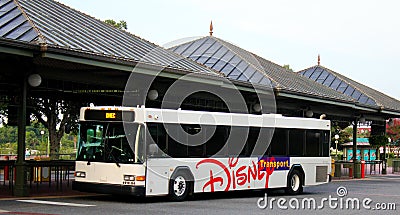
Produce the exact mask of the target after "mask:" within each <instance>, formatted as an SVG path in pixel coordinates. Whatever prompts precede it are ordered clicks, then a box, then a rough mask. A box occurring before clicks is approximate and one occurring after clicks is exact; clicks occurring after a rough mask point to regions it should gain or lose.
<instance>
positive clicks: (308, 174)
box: [291, 157, 331, 186]
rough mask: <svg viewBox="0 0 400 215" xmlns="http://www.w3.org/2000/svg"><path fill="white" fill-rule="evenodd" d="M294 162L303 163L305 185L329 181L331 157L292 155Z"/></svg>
mask: <svg viewBox="0 0 400 215" xmlns="http://www.w3.org/2000/svg"><path fill="white" fill-rule="evenodd" d="M291 163H292V164H301V166H302V167H303V170H304V174H305V182H304V185H305V186H312V185H319V184H324V183H328V182H329V177H328V174H330V170H331V158H330V157H292V158H291Z"/></svg>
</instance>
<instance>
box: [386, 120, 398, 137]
mask: <svg viewBox="0 0 400 215" xmlns="http://www.w3.org/2000/svg"><path fill="white" fill-rule="evenodd" d="M393 122H394V123H393V125H392V126H388V127H386V134H387V135H388V136H389V137H390V138H391V139H392V142H397V141H399V140H400V120H398V119H395V120H394V121H393Z"/></svg>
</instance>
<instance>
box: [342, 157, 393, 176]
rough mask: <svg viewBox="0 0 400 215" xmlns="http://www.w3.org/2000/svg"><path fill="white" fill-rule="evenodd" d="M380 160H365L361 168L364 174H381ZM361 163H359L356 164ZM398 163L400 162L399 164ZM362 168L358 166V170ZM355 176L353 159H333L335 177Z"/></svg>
mask: <svg viewBox="0 0 400 215" xmlns="http://www.w3.org/2000/svg"><path fill="white" fill-rule="evenodd" d="M382 163H383V162H382V161H381V160H374V161H365V164H364V165H365V166H364V168H363V171H364V175H367V174H369V175H372V174H381V171H382ZM358 165H361V164H358ZM399 165H400V164H399ZM361 169H362V168H360V171H362V170H361ZM354 176H355V172H354V164H353V161H348V160H337V161H335V172H334V177H335V178H353V177H354Z"/></svg>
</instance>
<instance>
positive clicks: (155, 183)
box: [146, 158, 173, 196]
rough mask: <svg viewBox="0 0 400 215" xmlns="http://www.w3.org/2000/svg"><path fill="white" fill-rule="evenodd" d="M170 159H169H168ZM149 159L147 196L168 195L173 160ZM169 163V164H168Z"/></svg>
mask: <svg viewBox="0 0 400 215" xmlns="http://www.w3.org/2000/svg"><path fill="white" fill-rule="evenodd" d="M166 159H168V158H166ZM166 159H163V158H161V159H148V160H147V166H146V196H155V195H167V194H168V187H169V178H170V175H171V174H172V173H171V171H170V167H169V166H170V165H171V162H170V161H173V159H168V160H166ZM166 161H168V162H166Z"/></svg>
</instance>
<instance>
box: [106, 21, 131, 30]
mask: <svg viewBox="0 0 400 215" xmlns="http://www.w3.org/2000/svg"><path fill="white" fill-rule="evenodd" d="M104 22H105V23H107V24H109V25H112V26H114V27H116V28H119V29H121V30H127V29H128V24H127V23H126V21H124V20H120V21H119V22H116V21H114V20H112V19H107V20H104Z"/></svg>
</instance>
